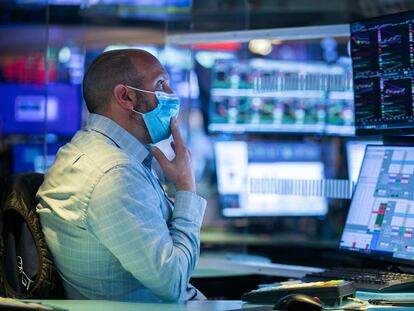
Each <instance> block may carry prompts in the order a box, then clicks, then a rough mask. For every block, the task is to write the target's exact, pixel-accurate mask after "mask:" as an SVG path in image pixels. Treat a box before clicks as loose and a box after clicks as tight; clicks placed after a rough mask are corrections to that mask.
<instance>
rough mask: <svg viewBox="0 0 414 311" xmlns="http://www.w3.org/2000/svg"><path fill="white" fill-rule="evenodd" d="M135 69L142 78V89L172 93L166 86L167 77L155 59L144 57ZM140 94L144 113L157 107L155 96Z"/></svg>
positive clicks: (167, 85)
mask: <svg viewBox="0 0 414 311" xmlns="http://www.w3.org/2000/svg"><path fill="white" fill-rule="evenodd" d="M137 68H139V70H140V72H141V73H142V75H143V78H144V79H143V84H142V89H144V90H146V91H150V92H155V91H162V92H166V93H172V90H171V88H170V86H169V84H168V83H169V80H168V75H167V73H166V72H165V70H164V68H163V67H162V65H161V64H160V62H159V61H158V60H157V59H155V58H152V57H149V56H148V57H145V58H143V59H142V60H141V61H140V62H139V64H137ZM141 94H142V98H143V99H144V104H145V107H146V111H151V110H153V109H154V108H155V107H156V106H157V100H156V98H155V95H154V94H148V93H141Z"/></svg>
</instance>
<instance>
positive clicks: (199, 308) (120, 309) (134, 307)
mask: <svg viewBox="0 0 414 311" xmlns="http://www.w3.org/2000/svg"><path fill="white" fill-rule="evenodd" d="M356 297H357V298H359V299H370V298H412V299H414V293H399V294H398V293H396V294H394V293H393V294H375V293H374V294H373V293H367V292H357V295H356ZM34 301H39V300H34ZM41 302H42V303H44V304H49V305H52V306H56V307H60V308H64V309H67V310H69V311H85V310H86V311H89V310H91V311H114V310H116V311H192V310H194V311H224V310H232V309H239V308H246V309H249V308H252V307H255V306H256V305H251V304H246V303H243V302H242V301H239V300H216V301H190V302H187V303H132V302H118V301H105V300H42V301H41ZM384 309H386V310H399V311H414V307H407V308H403V307H386V308H384V307H383V308H380V307H370V308H369V309H368V310H369V311H379V310H384ZM304 311H306V310H304Z"/></svg>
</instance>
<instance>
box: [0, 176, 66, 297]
mask: <svg viewBox="0 0 414 311" xmlns="http://www.w3.org/2000/svg"><path fill="white" fill-rule="evenodd" d="M43 178H44V176H43V174H39V173H21V174H17V175H15V176H13V177H12V178H11V180H9V181H7V182H6V184H5V187H2V188H1V191H2V195H0V198H3V199H2V201H1V202H0V203H1V206H0V229H1V230H0V231H1V236H0V259H1V267H0V295H1V296H5V297H13V298H34V299H42V298H43V299H46V298H56V299H59V298H63V286H62V282H61V279H60V277H59V274H58V273H57V270H56V267H55V265H54V263H53V259H52V256H51V254H50V251H49V249H48V247H47V245H46V241H45V238H44V235H43V232H42V228H41V225H40V221H39V217H38V215H37V213H36V210H35V209H36V204H37V202H36V193H37V190H38V189H39V187H40V185H41V184H42V182H43Z"/></svg>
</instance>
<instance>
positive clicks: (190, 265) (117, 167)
mask: <svg viewBox="0 0 414 311" xmlns="http://www.w3.org/2000/svg"><path fill="white" fill-rule="evenodd" d="M148 149H149V146H144V145H142V144H141V143H140V142H139V141H138V140H137V139H136V138H134V137H133V136H132V135H131V134H130V133H128V132H127V131H126V130H124V129H123V128H122V127H120V126H119V125H118V124H117V123H115V122H114V121H112V120H110V119H108V118H106V117H104V116H101V115H97V114H91V115H90V117H89V119H88V124H87V126H86V128H85V129H84V130H81V131H79V132H78V133H77V134H76V135H75V136H74V138H73V139H72V141H71V142H70V143H68V144H67V145H65V146H64V147H62V148H61V149H60V150H59V152H58V155H57V158H56V161H55V163H54V164H53V166H52V167H51V168H50V169H49V171H48V172H47V174H46V176H45V181H44V183H43V185H42V186H41V187H40V189H39V191H38V193H37V199H38V201H39V204H38V206H37V212H38V214H39V216H40V220H41V224H42V227H43V232H44V234H45V238H46V242H47V244H48V246H49V248H50V251H51V253H52V255H53V257H54V261H55V264H56V266H57V268H58V271H59V273H60V275H61V276H62V278H63V283H64V287H65V292H66V295H67V297H68V298H73V299H111V300H127V301H159V300H167V301H177V300H180V301H185V300H189V299H194V298H199V297H204V296H203V295H202V294H201V293H199V292H198V291H197V290H196V289H195V288H194V287H192V286H191V285H190V284H189V279H190V276H191V274H192V272H193V270H194V268H195V266H196V264H197V260H198V257H199V251H200V238H199V237H200V227H201V223H202V219H203V215H204V210H205V205H206V201H205V200H204V199H203V198H201V197H199V196H198V195H196V194H195V193H192V192H187V191H178V192H177V193H176V197H175V204H174V203H172V202H171V201H170V200H169V198H168V197H167V195H166V194H165V192H164V190H163V189H162V187H161V185H160V183H159V181H158V178H157V176H156V175H155V174H154V172H153V170H152V169H151V159H152V156H151V154H150V152H149V151H148Z"/></svg>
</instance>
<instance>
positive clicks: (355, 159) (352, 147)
mask: <svg viewBox="0 0 414 311" xmlns="http://www.w3.org/2000/svg"><path fill="white" fill-rule="evenodd" d="M367 145H382V141H381V140H350V141H347V143H346V159H347V164H348V179H349V181H351V182H352V184H353V185H356V183H357V180H358V176H359V171H360V169H361V165H362V160H363V159H364V155H365V148H366V146H367Z"/></svg>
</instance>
